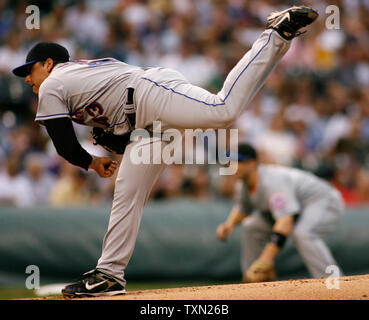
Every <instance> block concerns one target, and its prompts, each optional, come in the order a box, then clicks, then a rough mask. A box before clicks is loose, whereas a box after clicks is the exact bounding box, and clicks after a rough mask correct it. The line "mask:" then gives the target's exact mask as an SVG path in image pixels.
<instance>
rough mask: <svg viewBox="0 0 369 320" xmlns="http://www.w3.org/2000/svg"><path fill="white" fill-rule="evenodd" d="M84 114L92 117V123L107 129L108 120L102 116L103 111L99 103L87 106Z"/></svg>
mask: <svg viewBox="0 0 369 320" xmlns="http://www.w3.org/2000/svg"><path fill="white" fill-rule="evenodd" d="M86 112H87V113H88V114H89V115H90V116H91V117H92V120H93V121H95V122H97V123H99V124H102V125H104V126H107V127H108V126H109V122H108V120H109V119H108V118H107V117H104V116H102V114H103V113H104V109H103V107H102V106H101V105H100V104H99V103H97V102H94V103H93V104H90V105H89V106H87V107H86Z"/></svg>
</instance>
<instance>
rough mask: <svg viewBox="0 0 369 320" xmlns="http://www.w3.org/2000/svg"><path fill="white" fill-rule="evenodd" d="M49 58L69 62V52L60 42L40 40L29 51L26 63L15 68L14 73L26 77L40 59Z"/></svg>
mask: <svg viewBox="0 0 369 320" xmlns="http://www.w3.org/2000/svg"><path fill="white" fill-rule="evenodd" d="M48 58H51V59H53V60H54V61H58V62H67V61H69V53H68V50H67V49H65V48H64V47H63V46H61V45H60V44H57V43H53V42H39V43H37V44H36V45H35V46H34V47H33V48H32V49H31V50H30V51H29V52H28V54H27V58H26V63H25V64H23V65H21V66H19V67H17V68H15V69H13V73H14V74H15V75H16V76H18V77H23V78H24V77H26V76H27V75H28V74H29V73H30V70H31V67H32V65H34V64H35V63H36V62H38V61H46V60H47V59H48Z"/></svg>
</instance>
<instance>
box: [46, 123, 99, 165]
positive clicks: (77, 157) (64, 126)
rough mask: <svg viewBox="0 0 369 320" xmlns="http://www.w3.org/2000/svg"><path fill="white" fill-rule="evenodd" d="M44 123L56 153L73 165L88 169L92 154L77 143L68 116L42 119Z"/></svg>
mask: <svg viewBox="0 0 369 320" xmlns="http://www.w3.org/2000/svg"><path fill="white" fill-rule="evenodd" d="M44 124H45V127H46V130H47V133H48V134H49V136H50V138H51V140H52V141H53V143H54V146H55V149H56V151H57V152H58V154H59V155H60V156H61V157H63V158H64V159H65V160H67V161H68V162H70V163H71V164H73V165H75V166H79V167H81V168H83V169H85V170H88V166H89V165H90V164H91V161H92V156H91V155H90V154H89V153H88V152H87V151H86V150H85V149H83V148H82V147H81V145H80V144H79V142H78V140H77V137H76V134H75V132H74V128H73V125H72V121H71V120H70V119H69V118H66V117H64V118H57V119H50V120H44Z"/></svg>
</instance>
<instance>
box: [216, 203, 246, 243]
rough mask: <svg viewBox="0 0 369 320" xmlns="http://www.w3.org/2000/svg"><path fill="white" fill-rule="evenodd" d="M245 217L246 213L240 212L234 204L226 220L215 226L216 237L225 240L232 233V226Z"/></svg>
mask: <svg viewBox="0 0 369 320" xmlns="http://www.w3.org/2000/svg"><path fill="white" fill-rule="evenodd" d="M246 217H247V214H244V213H243V212H241V211H240V210H239V208H238V206H237V205H236V206H234V207H233V209H232V211H231V212H230V214H229V216H228V218H227V220H226V221H225V222H223V223H221V224H220V225H219V226H218V228H217V236H218V239H219V240H222V241H225V240H226V239H227V238H228V237H229V236H230V235H231V234H232V233H233V230H234V228H235V227H236V226H237V225H239V224H240V223H241V221H242V220H243V219H245V218H246Z"/></svg>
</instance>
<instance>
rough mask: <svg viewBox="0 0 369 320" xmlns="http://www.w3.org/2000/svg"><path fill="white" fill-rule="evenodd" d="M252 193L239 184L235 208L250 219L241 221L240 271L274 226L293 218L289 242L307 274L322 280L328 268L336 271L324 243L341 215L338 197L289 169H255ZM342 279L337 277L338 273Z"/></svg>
mask: <svg viewBox="0 0 369 320" xmlns="http://www.w3.org/2000/svg"><path fill="white" fill-rule="evenodd" d="M258 170H259V180H258V186H257V190H256V192H255V193H253V194H250V193H249V192H248V189H247V187H246V185H245V184H244V183H242V182H241V181H238V184H237V188H236V190H237V191H236V195H235V199H236V202H237V205H238V208H239V210H240V211H241V212H243V213H245V214H251V213H252V212H254V214H251V215H250V216H249V217H247V218H246V219H244V220H243V222H242V227H243V239H242V260H241V267H242V270H248V268H249V267H250V265H251V264H252V263H253V262H254V261H255V260H256V259H257V258H258V256H259V255H260V253H261V251H262V250H263V248H264V245H265V242H266V241H268V239H270V235H271V234H272V228H273V224H274V222H275V220H277V219H278V218H281V217H282V216H285V215H295V214H296V215H297V220H296V224H295V226H294V228H293V231H292V234H291V236H292V238H293V239H294V241H295V244H296V247H297V249H298V251H299V253H300V255H301V256H302V259H303V261H304V262H305V264H306V266H307V268H308V270H309V272H310V274H311V275H312V276H313V277H314V278H320V277H326V276H327V273H326V272H325V270H326V268H327V266H329V265H337V263H336V262H335V260H334V258H333V256H332V254H331V252H330V250H329V249H328V247H327V245H326V244H325V243H324V241H323V237H324V236H326V235H327V234H329V233H330V232H331V231H333V230H335V229H336V227H337V226H338V224H339V222H340V220H341V217H342V215H343V213H344V205H343V201H342V198H341V195H340V194H339V192H338V191H337V190H336V189H335V188H334V187H333V186H331V185H330V184H329V183H328V182H326V181H324V180H322V179H320V178H318V177H316V176H315V175H313V174H311V173H309V172H306V171H302V170H298V169H294V168H288V167H282V166H275V165H259V166H258ZM341 275H342V273H341Z"/></svg>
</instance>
